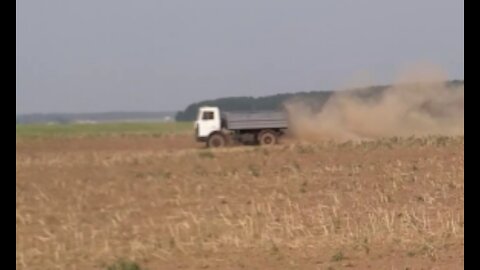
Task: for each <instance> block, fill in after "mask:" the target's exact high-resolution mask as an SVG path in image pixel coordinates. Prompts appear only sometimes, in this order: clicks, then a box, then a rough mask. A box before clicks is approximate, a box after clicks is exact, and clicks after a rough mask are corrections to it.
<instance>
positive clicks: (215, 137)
mask: <svg viewBox="0 0 480 270" xmlns="http://www.w3.org/2000/svg"><path fill="white" fill-rule="evenodd" d="M226 144H227V140H226V139H225V136H223V135H222V134H220V133H214V134H212V135H210V136H209V137H208V140H207V146H208V147H210V148H217V147H224V146H225V145H226Z"/></svg>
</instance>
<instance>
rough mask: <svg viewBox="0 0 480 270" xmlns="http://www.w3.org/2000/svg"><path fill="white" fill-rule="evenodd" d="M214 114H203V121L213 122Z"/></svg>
mask: <svg viewBox="0 0 480 270" xmlns="http://www.w3.org/2000/svg"><path fill="white" fill-rule="evenodd" d="M213 116H214V115H213V112H203V116H202V120H213Z"/></svg>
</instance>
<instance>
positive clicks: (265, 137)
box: [258, 130, 278, 145]
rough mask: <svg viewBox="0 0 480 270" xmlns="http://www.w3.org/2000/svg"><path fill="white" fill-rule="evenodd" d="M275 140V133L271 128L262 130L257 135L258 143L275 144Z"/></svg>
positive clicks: (276, 139)
mask: <svg viewBox="0 0 480 270" xmlns="http://www.w3.org/2000/svg"><path fill="white" fill-rule="evenodd" d="M277 141H278V138H277V134H276V133H275V132H274V131H272V130H266V131H262V132H260V134H259V135H258V142H259V143H260V145H274V144H277Z"/></svg>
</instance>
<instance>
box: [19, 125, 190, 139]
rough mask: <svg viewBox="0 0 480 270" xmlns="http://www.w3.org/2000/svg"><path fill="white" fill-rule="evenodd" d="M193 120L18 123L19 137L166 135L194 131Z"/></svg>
mask: <svg viewBox="0 0 480 270" xmlns="http://www.w3.org/2000/svg"><path fill="white" fill-rule="evenodd" d="M192 126H193V124H192V123H191V122H168V123H145V122H139V123H131V122H129V123H100V124H54V125H47V124H28V125H17V126H16V133H17V134H16V136H17V137H43V136H48V137H50V136H104V135H150V136H157V135H164V134H178V133H188V132H192V129H193V127H192Z"/></svg>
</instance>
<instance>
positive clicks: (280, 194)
mask: <svg viewBox="0 0 480 270" xmlns="http://www.w3.org/2000/svg"><path fill="white" fill-rule="evenodd" d="M202 148H203V147H202V145H199V144H196V143H194V142H193V141H192V138H191V137H189V136H173V135H172V136H170V137H168V136H167V137H159V138H153V137H105V138H83V139H82V138H76V139H75V138H70V139H55V140H50V139H38V140H32V139H17V143H16V173H17V175H16V240H17V245H16V264H17V269H72V270H74V269H106V267H105V266H106V265H109V264H110V263H112V262H113V261H115V260H116V258H129V259H132V260H135V261H137V262H138V263H139V264H140V265H141V266H143V267H145V268H147V269H407V267H408V269H463V261H464V139H463V137H460V138H428V139H389V140H381V141H373V142H365V143H343V144H335V143H317V144H312V143H292V142H289V143H286V144H283V145H280V146H278V147H272V148H261V147H260V148H259V147H234V148H228V149H221V150H218V151H209V150H205V149H202Z"/></svg>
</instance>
